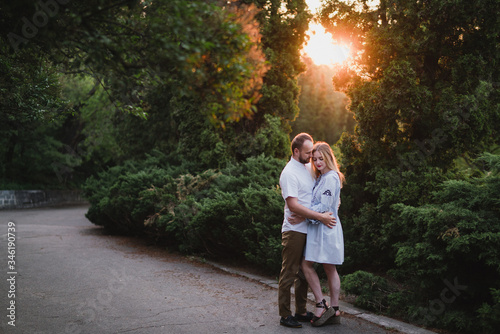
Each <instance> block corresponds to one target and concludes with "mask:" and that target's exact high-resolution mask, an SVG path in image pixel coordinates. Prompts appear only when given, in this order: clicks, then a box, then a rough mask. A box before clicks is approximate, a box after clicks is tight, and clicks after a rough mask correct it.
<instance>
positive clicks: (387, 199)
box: [321, 0, 500, 325]
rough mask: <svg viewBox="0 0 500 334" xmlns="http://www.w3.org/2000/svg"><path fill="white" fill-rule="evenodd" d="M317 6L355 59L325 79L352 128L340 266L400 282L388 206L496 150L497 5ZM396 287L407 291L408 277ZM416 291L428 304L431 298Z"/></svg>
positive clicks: (397, 229) (420, 201)
mask: <svg viewBox="0 0 500 334" xmlns="http://www.w3.org/2000/svg"><path fill="white" fill-rule="evenodd" d="M325 3H326V5H325V7H324V8H323V10H322V13H321V21H322V23H323V24H324V25H325V26H326V27H327V30H328V31H329V32H331V33H332V35H333V36H334V37H335V38H337V39H339V40H343V41H345V42H348V43H349V42H350V43H351V45H352V46H351V48H352V51H353V53H354V54H356V57H355V59H354V61H353V64H352V66H351V67H346V68H345V69H344V70H343V72H342V74H340V75H338V76H336V77H335V78H334V83H335V85H336V87H337V88H338V89H342V90H344V91H345V93H346V95H347V96H348V97H349V99H350V105H349V109H350V110H351V111H352V112H353V113H354V117H355V119H356V122H357V125H356V128H355V132H354V134H352V135H344V136H343V138H342V139H341V144H340V147H341V151H342V165H343V166H345V167H346V170H345V173H346V175H347V183H346V186H345V187H344V189H343V194H344V195H343V200H342V203H343V204H342V207H341V211H342V212H341V217H344V219H343V223H344V222H345V226H346V228H345V235H346V240H350V241H348V242H347V248H348V249H347V250H346V254H350V257H349V260H346V263H351V266H350V268H349V269H350V270H354V269H359V268H363V269H367V268H368V269H371V270H376V271H377V272H389V273H392V274H394V275H396V274H398V273H399V274H401V273H402V271H401V270H402V269H403V268H400V267H398V264H397V263H396V256H397V254H398V245H401V244H404V243H405V241H407V240H414V241H415V239H412V238H411V234H412V233H415V231H414V230H413V229H412V228H411V227H410V226H406V227H401V225H399V224H398V221H399V220H400V217H399V214H398V212H396V211H395V209H396V208H397V207H398V206H395V205H396V204H399V205H403V206H412V207H420V206H423V205H427V204H431V203H432V196H431V194H432V193H433V191H434V190H435V188H436V186H437V185H439V184H442V182H443V181H444V180H446V179H455V178H456V179H461V178H464V176H463V174H462V173H461V171H459V170H456V169H455V161H456V160H457V158H463V159H469V160H470V159H471V158H472V159H474V158H475V157H477V156H478V155H479V154H481V153H482V152H483V151H486V150H489V149H490V148H491V147H492V145H494V144H498V139H499V130H500V126H499V124H500V123H499V120H500V99H499V98H500V86H499V85H498V83H499V82H500V67H499V66H498V64H499V60H500V58H499V57H500V54H499V53H498V45H499V37H498V36H500V24H499V21H498V15H497V14H496V13H498V11H499V10H500V3H499V2H498V1H494V0H481V1H472V2H471V1H462V0H459V1H441V0H439V1H438V0H427V1H418V0H396V1H386V0H381V1H380V2H379V3H378V4H377V5H375V6H369V5H368V1H365V0H358V1H349V2H343V1H337V0H329V1H326V2H325ZM400 207H401V206H400ZM469 224H472V222H469ZM466 225H467V224H466ZM462 228H466V227H463V226H462ZM412 246H413V245H412ZM441 246H442V245H441ZM443 247H444V246H443ZM433 254H434V255H436V252H433ZM436 256H437V255H436ZM462 260H464V259H462ZM463 265H466V264H463ZM471 265H472V264H471ZM452 273H453V272H452V271H450V272H449V274H450V275H452ZM434 278H436V277H434ZM452 278H453V277H452ZM398 279H399V280H400V282H403V284H405V283H406V284H417V282H415V281H414V280H412V275H411V274H410V273H409V272H406V274H401V276H398ZM410 282H411V283H410ZM418 284H420V283H418ZM421 291H425V293H426V295H423V296H422V297H423V298H429V299H431V300H432V298H433V297H432V296H433V295H432V294H433V293H435V290H432V289H427V290H426V289H423V290H421ZM414 301H415V300H414ZM461 315H464V314H463V313H461ZM467 315H468V314H467ZM441 325H443V324H441Z"/></svg>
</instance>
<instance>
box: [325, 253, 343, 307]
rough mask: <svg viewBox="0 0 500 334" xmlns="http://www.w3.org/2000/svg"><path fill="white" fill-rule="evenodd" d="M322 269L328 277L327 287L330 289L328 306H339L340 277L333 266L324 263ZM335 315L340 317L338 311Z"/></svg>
mask: <svg viewBox="0 0 500 334" xmlns="http://www.w3.org/2000/svg"><path fill="white" fill-rule="evenodd" d="M323 268H324V269H325V272H326V275H327V276H328V287H329V288H330V306H339V297H340V277H339V273H338V272H337V267H336V266H335V265H334V264H328V263H324V264H323ZM336 315H337V316H339V315H340V311H337V312H336Z"/></svg>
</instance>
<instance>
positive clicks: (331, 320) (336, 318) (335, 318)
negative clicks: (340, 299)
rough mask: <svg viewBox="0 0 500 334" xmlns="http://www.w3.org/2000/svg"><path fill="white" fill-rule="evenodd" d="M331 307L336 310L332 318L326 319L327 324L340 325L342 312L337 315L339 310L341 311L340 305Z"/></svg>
mask: <svg viewBox="0 0 500 334" xmlns="http://www.w3.org/2000/svg"><path fill="white" fill-rule="evenodd" d="M330 308H332V309H333V310H334V311H335V312H334V313H333V315H332V316H331V317H330V318H328V320H326V322H325V325H338V324H340V314H339V315H337V311H339V307H338V306H331V307H330ZM339 313H340V312H339Z"/></svg>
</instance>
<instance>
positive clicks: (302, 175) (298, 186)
mask: <svg viewBox="0 0 500 334" xmlns="http://www.w3.org/2000/svg"><path fill="white" fill-rule="evenodd" d="M280 187H281V195H282V196H283V199H284V200H285V210H284V219H283V226H282V228H281V232H286V231H296V232H300V233H305V234H307V220H304V221H303V222H301V223H300V224H296V225H292V224H290V223H289V222H288V217H290V216H291V214H292V212H291V211H290V209H289V208H288V205H287V204H286V199H287V198H288V197H296V198H297V199H298V202H299V204H301V205H303V206H305V207H306V208H310V207H311V199H312V190H313V187H314V178H313V176H312V174H311V164H310V163H307V164H303V163H300V162H298V161H297V160H295V159H294V158H293V157H292V158H291V159H290V161H289V162H288V163H287V164H286V166H285V168H283V171H282V172H281V175H280Z"/></svg>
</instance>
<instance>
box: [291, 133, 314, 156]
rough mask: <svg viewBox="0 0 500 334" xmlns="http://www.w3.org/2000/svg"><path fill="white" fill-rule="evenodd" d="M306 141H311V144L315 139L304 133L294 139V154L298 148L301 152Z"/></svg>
mask: <svg viewBox="0 0 500 334" xmlns="http://www.w3.org/2000/svg"><path fill="white" fill-rule="evenodd" d="M306 140H310V141H311V142H314V141H313V138H312V137H311V135H310V134H308V133H305V132H302V133H299V134H298V135H296V136H295V138H293V140H292V154H293V151H294V150H295V149H296V148H298V149H299V150H300V149H301V148H302V145H304V142H305V141H306Z"/></svg>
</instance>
